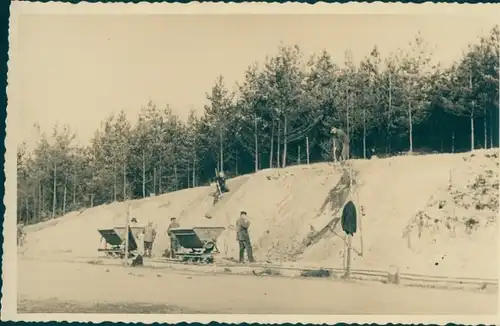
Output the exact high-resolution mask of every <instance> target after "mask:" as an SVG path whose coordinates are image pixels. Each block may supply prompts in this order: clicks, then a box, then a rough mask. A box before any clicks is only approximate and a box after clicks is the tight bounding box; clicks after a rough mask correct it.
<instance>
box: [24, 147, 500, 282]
mask: <svg viewBox="0 0 500 326" xmlns="http://www.w3.org/2000/svg"><path fill="white" fill-rule="evenodd" d="M498 170H499V168H498V150H489V151H475V152H473V153H466V154H454V155H452V154H449V155H426V156H401V157H393V158H388V159H379V160H353V161H352V172H353V182H354V184H355V186H354V187H353V189H352V190H351V191H350V190H349V184H350V182H349V173H347V171H346V170H344V169H342V168H341V167H340V166H338V165H332V164H327V163H320V164H314V165H309V166H294V167H290V168H286V169H269V170H264V171H260V172H258V173H256V174H253V175H248V176H241V177H238V178H234V179H232V180H229V181H228V186H229V188H230V189H231V192H230V193H228V194H226V196H225V197H224V198H223V199H222V200H221V201H220V202H219V203H218V204H217V205H215V206H213V204H212V202H213V198H212V197H211V196H210V193H211V192H212V191H213V188H211V187H200V188H196V189H187V190H182V191H179V192H175V193H170V194H165V195H162V196H157V197H152V198H147V199H144V200H135V201H132V202H131V207H132V215H133V216H135V217H137V218H138V219H139V221H140V223H146V222H147V221H148V220H151V221H153V222H154V223H155V224H156V225H157V227H158V231H159V234H158V240H157V242H156V243H155V249H154V251H155V255H157V256H160V255H161V252H162V251H163V250H164V249H165V248H167V247H168V237H167V236H166V234H165V230H166V228H167V226H168V223H169V217H170V216H177V217H178V219H179V222H180V224H181V226H182V227H192V226H208V225H212V226H223V227H225V228H226V230H225V231H224V232H223V234H222V235H221V237H220V238H219V242H218V246H219V249H220V250H221V251H222V256H226V257H233V258H236V257H237V254H238V252H237V251H238V246H237V243H236V241H235V237H236V236H235V231H234V229H233V228H232V227H231V226H233V225H234V224H235V222H236V219H237V218H238V214H239V211H240V210H242V209H243V210H246V211H247V212H248V214H249V218H250V220H251V223H252V225H251V230H250V232H251V237H252V242H253V246H254V250H255V256H256V258H257V260H259V261H271V262H284V261H286V262H292V263H296V264H307V265H319V266H328V267H342V266H343V264H344V251H345V250H344V247H345V240H344V238H343V237H344V235H343V232H342V231H341V226H340V223H339V222H338V220H339V217H340V212H341V209H342V207H343V205H344V204H345V202H346V200H348V199H351V200H353V201H354V203H355V204H356V206H357V207H358V210H359V209H360V208H361V206H362V207H363V212H364V214H363V215H361V214H359V215H360V216H359V220H358V225H359V226H360V229H359V230H358V232H357V233H356V235H355V236H354V238H353V245H354V249H355V252H357V253H359V254H360V255H356V254H355V255H354V262H353V268H374V269H384V270H386V269H387V268H388V267H389V266H390V265H397V266H398V267H399V268H400V269H401V271H404V272H416V273H424V274H433V275H439V274H442V275H452V276H476V277H496V276H497V265H498V246H497V233H498V232H497V231H498V227H497V216H498ZM127 207H128V203H113V204H110V205H105V206H100V207H95V208H92V209H87V210H85V211H83V212H81V213H77V212H73V213H70V214H67V215H66V216H64V217H61V218H59V219H57V220H55V221H50V222H46V223H45V224H39V225H34V226H30V227H29V228H27V231H28V232H29V233H28V237H27V243H26V244H25V248H24V255H28V256H29V255H37V256H40V255H43V256H51V255H68V256H78V257H92V256H97V251H96V249H97V248H98V246H99V241H100V235H99V234H98V232H97V229H99V228H107V227H112V226H114V225H123V223H124V219H125V218H124V216H125V215H124V214H125V213H126V211H127ZM207 213H208V214H207ZM205 215H209V216H211V217H212V218H211V219H206V218H205Z"/></svg>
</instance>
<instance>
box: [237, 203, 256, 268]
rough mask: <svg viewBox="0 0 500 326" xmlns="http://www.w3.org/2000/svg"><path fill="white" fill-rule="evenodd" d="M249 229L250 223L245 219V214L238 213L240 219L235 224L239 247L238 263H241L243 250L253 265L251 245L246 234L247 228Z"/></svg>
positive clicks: (243, 212)
mask: <svg viewBox="0 0 500 326" xmlns="http://www.w3.org/2000/svg"><path fill="white" fill-rule="evenodd" d="M249 227H250V221H249V220H248V219H247V212H245V211H242V212H241V213H240V218H239V219H238V221H237V222H236V240H237V241H238V243H239V245H240V263H243V261H244V256H245V250H246V252H247V255H248V261H249V262H250V263H253V262H254V261H255V260H254V258H253V252H252V244H251V243H250V235H249V234H248V228H249Z"/></svg>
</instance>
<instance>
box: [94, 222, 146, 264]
mask: <svg viewBox="0 0 500 326" xmlns="http://www.w3.org/2000/svg"><path fill="white" fill-rule="evenodd" d="M125 229H126V228H125V227H124V226H122V227H115V228H113V229H100V230H97V231H98V232H99V233H100V234H101V237H102V238H101V241H102V240H104V241H106V245H105V248H99V249H97V250H98V251H99V252H104V253H105V255H106V256H108V257H113V258H123V257H125V232H126V231H125ZM139 229H140V230H139ZM142 229H144V228H139V227H130V228H129V232H128V251H129V253H131V252H133V251H136V250H137V248H138V246H137V242H136V240H135V238H136V236H137V234H138V233H140V232H142Z"/></svg>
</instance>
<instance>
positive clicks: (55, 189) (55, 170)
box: [52, 164, 57, 218]
mask: <svg viewBox="0 0 500 326" xmlns="http://www.w3.org/2000/svg"><path fill="white" fill-rule="evenodd" d="M56 178H57V164H54V193H53V196H52V218H54V217H56V204H57V199H56V197H57V193H56V192H57V180H56Z"/></svg>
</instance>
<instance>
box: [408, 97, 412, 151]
mask: <svg viewBox="0 0 500 326" xmlns="http://www.w3.org/2000/svg"><path fill="white" fill-rule="evenodd" d="M411 111H412V109H411V103H410V102H408V127H409V132H408V137H409V142H410V150H409V152H410V153H413V117H412V112H411Z"/></svg>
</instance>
